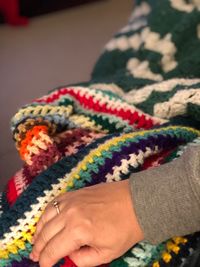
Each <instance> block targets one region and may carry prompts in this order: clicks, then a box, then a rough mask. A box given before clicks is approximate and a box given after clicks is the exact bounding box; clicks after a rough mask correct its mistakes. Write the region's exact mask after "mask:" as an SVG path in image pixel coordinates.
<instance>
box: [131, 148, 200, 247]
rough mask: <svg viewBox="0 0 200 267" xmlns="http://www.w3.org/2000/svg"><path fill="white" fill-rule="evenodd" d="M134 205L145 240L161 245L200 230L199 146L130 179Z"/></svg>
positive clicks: (133, 175) (188, 149)
mask: <svg viewBox="0 0 200 267" xmlns="http://www.w3.org/2000/svg"><path fill="white" fill-rule="evenodd" d="M129 181H130V187H131V193H132V199H133V205H134V209H135V212H136V216H137V218H138V221H139V224H140V226H141V228H142V230H143V232H144V236H145V240H147V241H149V242H150V243H152V244H157V243H160V242H162V241H164V240H167V239H168V238H170V237H172V236H179V235H180V236H181V235H186V234H190V233H193V232H196V231H199V230H200V145H191V146H189V147H188V148H187V149H186V151H185V152H184V153H183V155H182V156H181V157H180V158H179V159H176V160H174V161H173V162H170V163H167V164H164V165H162V166H159V167H156V168H152V169H149V170H146V171H142V172H139V173H136V174H132V175H131V176H130V179H129Z"/></svg>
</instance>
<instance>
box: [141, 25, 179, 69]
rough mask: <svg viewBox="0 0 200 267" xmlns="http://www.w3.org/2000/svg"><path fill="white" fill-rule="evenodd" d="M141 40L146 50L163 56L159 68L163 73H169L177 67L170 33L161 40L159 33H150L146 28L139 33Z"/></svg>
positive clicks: (174, 47) (174, 48)
mask: <svg viewBox="0 0 200 267" xmlns="http://www.w3.org/2000/svg"><path fill="white" fill-rule="evenodd" d="M141 39H142V42H143V43H144V47H145V48H146V49H147V50H151V51H154V52H157V53H160V54H161V55H162V56H163V57H162V59H161V66H162V69H163V71H164V72H169V71H171V70H173V69H174V68H175V67H176V66H177V65H178V63H177V62H176V60H175V53H176V51H177V49H176V46H175V44H174V43H173V42H172V40H171V39H172V35H171V33H168V34H166V35H165V36H164V37H163V38H161V36H160V34H159V33H157V32H152V31H151V29H150V28H149V27H146V28H144V29H143V30H142V32H141Z"/></svg>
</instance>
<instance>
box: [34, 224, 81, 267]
mask: <svg viewBox="0 0 200 267" xmlns="http://www.w3.org/2000/svg"><path fill="white" fill-rule="evenodd" d="M83 245H85V242H84V238H82V237H81V236H79V237H77V236H76V234H74V231H68V230H67V229H66V228H63V229H62V230H61V231H60V232H59V233H57V234H56V235H55V236H54V237H53V238H52V239H50V241H49V242H48V243H47V245H46V246H45V248H44V249H43V250H42V252H41V253H40V258H39V263H40V267H52V266H53V265H54V264H56V263H57V262H58V261H59V260H60V259H62V258H64V257H65V256H68V255H70V254H71V253H72V252H74V251H76V250H78V249H80V247H81V246H83Z"/></svg>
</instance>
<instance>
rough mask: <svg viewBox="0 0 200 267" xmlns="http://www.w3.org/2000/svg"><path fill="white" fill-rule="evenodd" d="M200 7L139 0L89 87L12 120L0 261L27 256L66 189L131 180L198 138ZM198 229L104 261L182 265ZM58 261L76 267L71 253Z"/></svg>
mask: <svg viewBox="0 0 200 267" xmlns="http://www.w3.org/2000/svg"><path fill="white" fill-rule="evenodd" d="M199 26H200V4H198V1H191V3H188V1H187V2H186V1H184V0H182V1H175V0H149V1H148V2H147V1H142V0H140V1H137V4H136V7H135V9H134V11H133V14H132V15H131V18H130V20H129V23H128V25H127V26H125V27H124V28H123V29H122V30H121V31H120V32H119V33H117V34H116V35H115V36H114V38H113V39H112V40H111V41H110V42H109V43H108V44H107V45H106V47H105V50H104V52H103V54H102V55H101V57H100V59H99V60H98V62H97V64H96V66H95V68H94V71H93V74H92V79H91V81H90V82H88V83H84V84H78V85H75V86H73V85H71V86H66V87H61V88H57V89H55V90H53V91H51V92H50V93H49V94H47V95H45V96H43V97H41V98H38V99H35V100H34V101H33V102H32V103H30V104H28V105H26V106H24V107H22V108H21V109H20V110H19V111H18V112H17V113H16V115H15V116H14V117H13V119H12V121H11V129H12V133H13V138H14V141H15V143H16V148H17V150H18V151H19V154H20V157H21V158H22V159H23V161H24V166H23V167H22V169H21V170H19V171H18V172H17V173H16V174H15V175H14V176H13V177H11V178H10V180H9V181H8V184H7V186H6V188H5V190H4V192H2V194H0V266H2V267H10V266H15V267H17V266H37V264H35V263H33V262H31V261H30V260H29V259H28V258H29V254H30V252H31V250H32V244H31V240H32V236H33V234H34V231H35V229H36V224H37V221H38V220H39V218H40V216H41V214H42V212H43V211H44V210H45V207H46V206H47V204H48V203H49V202H50V201H51V200H52V199H54V198H55V197H56V196H58V195H59V194H60V193H62V192H66V191H70V190H77V189H79V188H82V187H84V186H92V185H94V184H98V183H101V182H115V181H120V180H123V179H127V178H128V177H129V176H130V174H133V175H134V173H135V172H139V171H141V170H144V169H147V168H151V167H156V166H158V165H160V164H164V163H166V162H169V161H171V160H176V158H177V157H179V156H181V154H182V152H183V150H184V149H185V147H187V146H188V145H189V144H190V145H191V144H193V145H196V144H197V143H198V144H199V143H200V138H199V137H200V131H199V129H200V127H199V126H200V116H199V115H200V58H199V56H198V55H199V54H200V28H199ZM199 243H200V233H194V234H191V235H188V236H185V237H172V238H171V239H170V240H166V241H165V242H163V243H162V244H159V245H157V246H155V245H151V244H149V243H147V242H140V243H139V244H137V245H135V246H134V247H133V248H132V249H130V250H129V251H128V252H127V253H126V254H125V255H123V256H122V257H120V258H119V259H116V260H114V261H113V262H111V263H109V264H108V265H107V267H108V266H109V267H119V266H123V267H125V266H127V267H132V266H133V267H137V266H138V267H159V266H163V267H164V266H166V267H167V266H168V267H169V266H174V267H175V266H181V265H182V263H183V261H184V260H185V259H186V258H187V257H188V256H189V255H190V254H191V253H192V252H193V251H194V250H195V249H196V247H197V246H198V245H199ZM55 266H66V267H70V266H71V267H73V266H75V265H74V263H72V262H71V261H70V259H69V258H67V257H66V258H64V259H62V260H61V261H60V262H58V263H57V264H56V265H55Z"/></svg>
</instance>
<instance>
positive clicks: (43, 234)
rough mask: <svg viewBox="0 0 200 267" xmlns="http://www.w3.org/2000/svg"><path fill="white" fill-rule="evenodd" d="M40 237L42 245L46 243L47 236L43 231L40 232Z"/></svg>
mask: <svg viewBox="0 0 200 267" xmlns="http://www.w3.org/2000/svg"><path fill="white" fill-rule="evenodd" d="M40 237H41V239H42V242H43V243H46V242H47V241H48V239H47V234H46V232H45V230H42V231H41V233H40Z"/></svg>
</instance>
